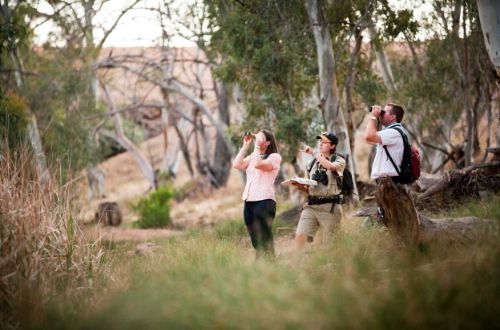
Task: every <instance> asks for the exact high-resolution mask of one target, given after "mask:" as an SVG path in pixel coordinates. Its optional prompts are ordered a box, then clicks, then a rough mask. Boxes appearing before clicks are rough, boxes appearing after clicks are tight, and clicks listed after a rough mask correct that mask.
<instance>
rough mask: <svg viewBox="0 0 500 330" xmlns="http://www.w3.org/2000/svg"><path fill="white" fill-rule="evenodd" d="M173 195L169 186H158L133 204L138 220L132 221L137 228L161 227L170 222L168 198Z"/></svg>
mask: <svg viewBox="0 0 500 330" xmlns="http://www.w3.org/2000/svg"><path fill="white" fill-rule="evenodd" d="M172 197H173V193H172V189H171V188H170V187H160V188H158V189H157V190H156V191H154V192H152V193H151V194H149V195H148V196H147V197H146V198H143V199H141V200H140V201H139V202H137V204H135V205H133V207H132V208H133V209H134V210H135V211H136V212H137V213H139V220H137V221H136V222H135V223H134V226H136V227H138V228H162V227H165V226H168V225H169V224H171V222H172V220H171V219H170V200H171V199H172Z"/></svg>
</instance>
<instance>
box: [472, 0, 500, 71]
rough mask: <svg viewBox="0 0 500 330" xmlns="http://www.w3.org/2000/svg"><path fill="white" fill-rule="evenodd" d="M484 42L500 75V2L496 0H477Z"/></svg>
mask: <svg viewBox="0 0 500 330" xmlns="http://www.w3.org/2000/svg"><path fill="white" fill-rule="evenodd" d="M477 9H478V11H479V19H480V21H481V29H482V31H483V36H484V43H485V44H486V49H487V50H488V55H489V57H490V60H491V62H492V63H493V65H494V66H495V69H496V72H497V76H500V38H498V35H500V22H499V20H498V17H500V2H499V1H498V0H477Z"/></svg>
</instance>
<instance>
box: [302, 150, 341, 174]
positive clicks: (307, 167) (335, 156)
mask: <svg viewBox="0 0 500 330" xmlns="http://www.w3.org/2000/svg"><path fill="white" fill-rule="evenodd" d="M337 156H340V157H342V156H341V155H338V154H337V153H334V154H333V155H332V156H331V157H330V159H328V160H329V161H330V162H334V161H335V160H336V159H337ZM342 158H344V159H345V157H342ZM317 162H318V160H317V159H316V158H314V157H313V159H312V160H311V161H310V162H309V164H308V165H307V166H306V171H307V175H309V173H311V170H312V168H313V167H314V165H316V163H317ZM333 173H334V174H335V171H333Z"/></svg>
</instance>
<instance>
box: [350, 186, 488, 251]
mask: <svg viewBox="0 0 500 330" xmlns="http://www.w3.org/2000/svg"><path fill="white" fill-rule="evenodd" d="M376 199H377V203H378V205H379V206H380V208H381V209H382V210H383V217H382V218H381V221H382V223H383V224H384V225H386V226H387V227H388V228H389V230H390V231H391V233H393V234H394V236H395V237H396V239H398V240H400V241H401V242H402V243H404V244H405V245H408V246H412V245H415V244H417V243H432V242H436V241H437V240H440V241H446V242H453V241H463V240H470V239H478V238H480V236H479V235H480V234H485V233H487V232H488V230H490V229H491V228H492V227H495V226H497V224H496V222H493V221H491V220H487V219H480V218H476V217H463V218H446V219H432V218H429V217H426V216H424V215H422V214H420V213H418V212H417V210H416V209H415V206H414V203H413V201H412V199H411V198H410V195H409V194H408V193H407V191H406V188H404V187H403V186H401V185H396V184H395V183H394V182H392V180H391V179H390V178H384V179H382V180H381V181H380V182H379V184H378V188H377V193H376ZM372 212H373V211H372ZM373 213H374V212H373ZM373 213H372V214H373ZM359 214H360V212H358V215H359ZM375 216H376V215H375Z"/></svg>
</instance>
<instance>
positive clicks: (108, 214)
mask: <svg viewBox="0 0 500 330" xmlns="http://www.w3.org/2000/svg"><path fill="white" fill-rule="evenodd" d="M95 221H96V222H97V223H98V224H102V225H104V226H119V225H120V224H121V223H122V212H121V210H120V207H119V206H118V203H117V202H103V203H100V204H99V207H98V208H97V212H96V213H95Z"/></svg>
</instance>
